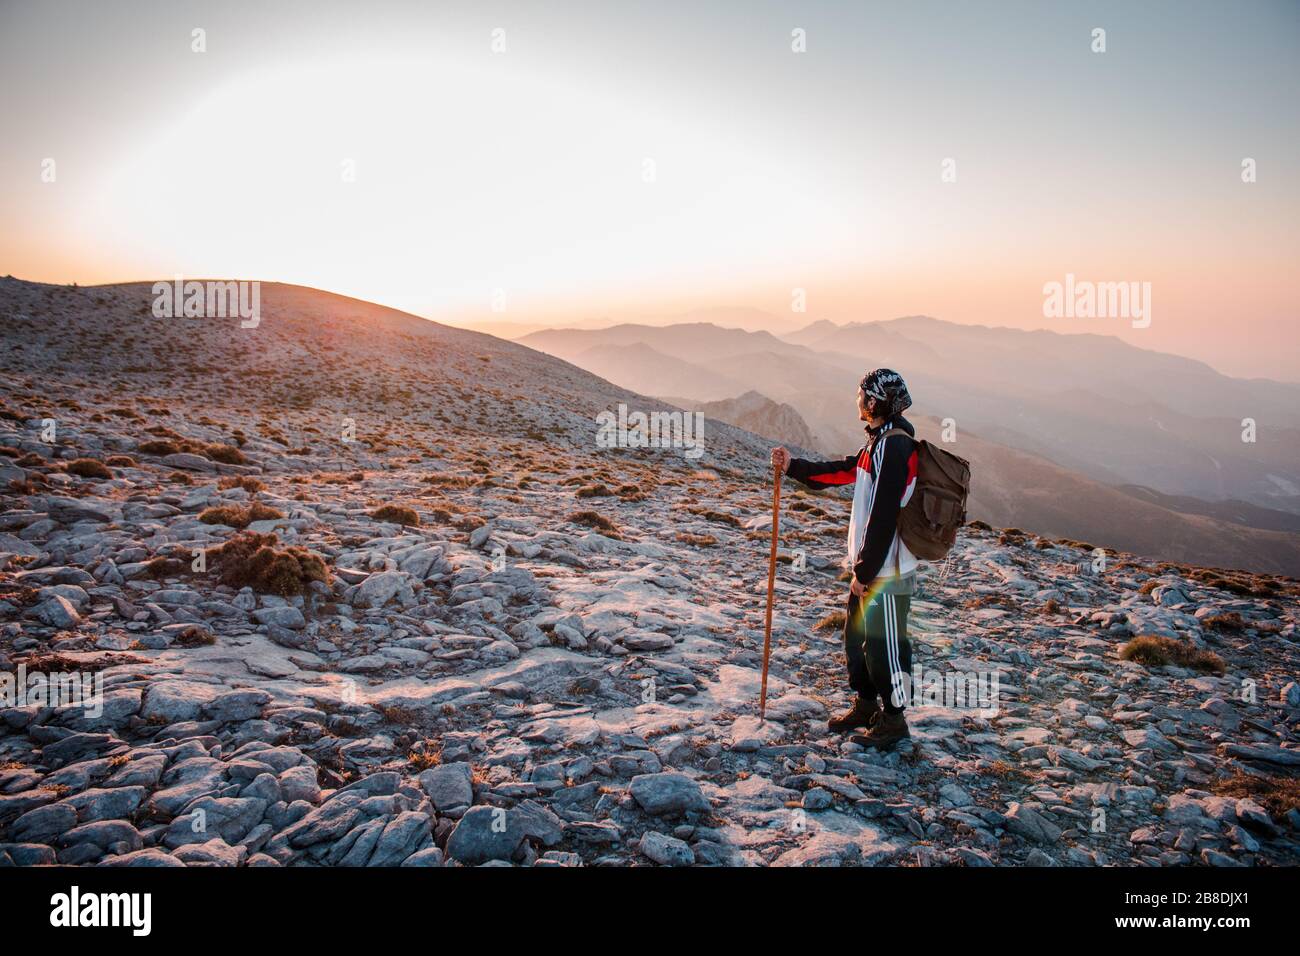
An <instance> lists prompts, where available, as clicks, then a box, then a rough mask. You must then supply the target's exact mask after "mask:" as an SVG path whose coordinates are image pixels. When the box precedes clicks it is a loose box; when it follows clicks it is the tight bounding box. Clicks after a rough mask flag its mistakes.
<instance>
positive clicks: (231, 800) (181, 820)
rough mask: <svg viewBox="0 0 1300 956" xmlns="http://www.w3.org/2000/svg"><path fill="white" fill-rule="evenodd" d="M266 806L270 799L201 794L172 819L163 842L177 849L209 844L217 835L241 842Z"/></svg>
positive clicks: (229, 841) (232, 841)
mask: <svg viewBox="0 0 1300 956" xmlns="http://www.w3.org/2000/svg"><path fill="white" fill-rule="evenodd" d="M267 806H268V804H267V801H265V800H261V799H257V798H255V797H202V798H200V799H198V800H196V801H194V803H192V804H190V805H189V807H187V808H186V812H185V813H183V814H181V815H180V816H178V817H176V818H175V819H174V820H172V822H171V824H170V825H169V826H168V827H167V831H166V832H165V833H164V834H163V838H162V842H163V844H164V845H165V846H167V847H170V848H173V849H174V848H176V847H179V846H184V845H186V844H190V843H206V842H207V841H208V840H210V839H212V837H213V836H214V835H215V836H219V837H221V838H222V839H223V840H225V841H226V842H227V843H230V844H235V843H238V842H239V841H240V840H242V839H243V838H244V837H245V836H247V835H248V832H249V831H250V830H252V829H253V827H255V826H256V825H257V824H258V823H259V822H261V819H262V814H264V813H265V812H266V808H267Z"/></svg>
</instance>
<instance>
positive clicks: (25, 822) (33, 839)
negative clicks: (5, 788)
mask: <svg viewBox="0 0 1300 956" xmlns="http://www.w3.org/2000/svg"><path fill="white" fill-rule="evenodd" d="M76 825H77V811H76V808H75V807H73V806H71V805H69V804H66V803H55V804H50V805H47V806H44V807H37V808H36V809H34V810H28V811H27V812H26V813H24V814H23V815H22V816H20V817H19V818H18V819H17V820H15V821H14V822H13V826H12V827H11V828H10V830H9V833H8V834H7V836H9V837H10V838H12V839H14V840H17V841H19V842H21V843H53V842H54V840H55V838H56V837H58V836H59V835H61V834H63V833H66V832H67V831H68V830H70V829H72V828H73V827H75V826H76Z"/></svg>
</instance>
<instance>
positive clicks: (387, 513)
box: [370, 504, 420, 527]
mask: <svg viewBox="0 0 1300 956" xmlns="http://www.w3.org/2000/svg"><path fill="white" fill-rule="evenodd" d="M370 517H372V518H374V519H375V520H376V521H391V522H392V523H393V524H400V525H409V526H411V527H419V524H420V516H419V515H418V514H416V513H415V509H414V508H408V507H406V506H405V505H393V504H388V505H382V506H381V507H378V508H376V509H375V510H374V511H372V512H370Z"/></svg>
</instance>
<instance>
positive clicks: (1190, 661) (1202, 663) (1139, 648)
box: [1119, 634, 1228, 674]
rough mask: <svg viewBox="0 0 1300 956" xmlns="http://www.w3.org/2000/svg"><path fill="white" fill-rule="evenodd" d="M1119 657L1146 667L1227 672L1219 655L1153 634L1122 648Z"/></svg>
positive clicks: (1209, 672) (1142, 636)
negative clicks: (1172, 667)
mask: <svg viewBox="0 0 1300 956" xmlns="http://www.w3.org/2000/svg"><path fill="white" fill-rule="evenodd" d="M1119 656H1120V660H1125V661H1135V662H1136V663H1138V664H1143V665H1145V666H1147V667H1168V666H1171V665H1172V666H1175V667H1190V668H1191V669H1192V670H1198V671H1204V672H1205V673H1208V674H1222V673H1223V672H1224V671H1225V670H1227V669H1228V667H1227V665H1226V664H1225V663H1224V662H1223V658H1221V657H1219V655H1218V654H1214V653H1212V652H1210V651H1202V650H1199V649H1198V648H1196V647H1193V646H1192V645H1191V644H1189V643H1187V642H1186V641H1180V640H1177V639H1176V638H1172V637H1155V636H1153V635H1150V634H1144V635H1141V636H1139V637H1135V638H1133V640H1131V641H1129V642H1128V643H1127V644H1125V645H1124V646H1123V647H1121V648H1120V651H1119Z"/></svg>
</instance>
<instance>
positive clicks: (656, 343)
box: [518, 316, 1300, 573]
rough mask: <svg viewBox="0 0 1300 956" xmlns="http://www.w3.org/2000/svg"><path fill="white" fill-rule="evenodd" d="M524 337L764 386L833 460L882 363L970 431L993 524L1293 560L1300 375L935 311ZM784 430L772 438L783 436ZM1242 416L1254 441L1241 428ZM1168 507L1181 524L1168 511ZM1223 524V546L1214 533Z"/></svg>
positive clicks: (706, 384)
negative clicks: (1251, 374)
mask: <svg viewBox="0 0 1300 956" xmlns="http://www.w3.org/2000/svg"><path fill="white" fill-rule="evenodd" d="M518 341H519V342H521V343H522V344H525V345H528V346H530V347H532V348H536V349H539V350H540V351H544V352H547V353H549V354H552V355H555V356H557V357H560V358H564V359H566V360H568V361H570V362H573V363H574V364H576V365H579V366H581V367H583V368H586V369H588V370H589V371H592V372H594V373H595V374H598V375H600V376H601V377H602V378H606V379H608V380H609V381H611V382H613V383H615V384H619V385H623V386H625V387H627V388H631V389H634V390H635V391H638V392H642V393H645V394H653V395H660V396H663V395H672V396H678V397H679V398H681V399H682V400H683V401H687V402H697V403H698V402H719V401H722V400H724V399H728V398H735V397H739V396H741V395H743V394H745V393H746V392H750V391H755V392H758V393H759V394H760V395H761V396H763V397H766V398H768V399H770V400H771V401H772V402H773V403H774V404H777V405H780V404H784V405H788V406H790V407H791V408H792V409H793V410H794V411H796V412H797V413H798V415H799V416H800V418H802V419H803V423H804V426H805V427H806V429H807V430H808V432H809V433H810V434H811V435H814V436H816V438H815V442H816V447H817V448H818V449H819V450H820V451H821V452H823V453H826V454H828V455H830V454H839V455H842V454H845V453H847V452H848V451H850V450H851V449H853V448H856V447H857V446H858V445H859V444H860V443H861V424H860V423H859V422H858V421H857V420H856V411H855V409H854V397H853V396H854V390H855V388H856V384H857V381H858V379H859V378H860V377H861V375H862V373H863V371H864V370H865V369H867V368H872V367H877V366H889V367H892V368H895V369H897V370H898V371H900V372H901V373H902V374H903V375H904V377H905V378H906V379H907V381H908V383H909V387H910V388H911V390H912V394H913V396H914V398H915V400H916V406H915V409H914V413H915V415H916V416H917V417H918V418H919V419H924V418H926V417H931V418H933V419H934V420H935V421H936V422H940V421H943V420H945V419H947V420H951V423H952V425H953V426H954V427H955V430H956V433H957V435H958V442H959V445H960V443H961V442H969V443H970V445H972V446H973V445H976V444H977V443H978V448H977V449H976V450H975V451H974V452H972V455H974V456H975V457H972V455H966V457H972V460H973V461H974V460H976V457H978V458H980V459H982V461H981V462H979V464H981V465H986V472H985V473H986V474H987V475H989V476H995V475H996V476H999V478H998V481H997V482H993V481H986V482H983V483H980V484H981V487H979V488H978V494H977V498H978V501H979V504H980V508H981V509H983V510H984V512H985V513H986V514H987V515H988V516H989V517H988V518H987V519H986V520H990V521H991V522H993V523H1002V524H1010V525H1017V526H1019V527H1023V528H1026V529H1027V530H1034V531H1041V532H1043V533H1052V534H1060V535H1065V536H1071V537H1077V538H1082V539H1089V540H1095V541H1096V542H1097V543H1099V544H1107V545H1109V546H1112V547H1122V548H1129V549H1131V550H1133V551H1135V552H1138V553H1142V554H1149V555H1153V556H1165V557H1170V558H1174V557H1178V558H1179V559H1181V560H1188V561H1194V562H1197V563H1204V564H1212V565H1225V564H1230V563H1233V562H1236V566H1240V567H1255V568H1260V569H1273V570H1277V569H1280V568H1288V569H1289V571H1290V573H1295V572H1296V571H1297V570H1300V562H1296V561H1295V557H1296V554H1297V553H1298V552H1297V551H1296V545H1295V542H1293V541H1292V540H1291V537H1292V536H1294V535H1296V533H1297V532H1296V529H1295V528H1294V527H1291V526H1289V525H1288V521H1287V519H1286V516H1288V515H1289V516H1300V386H1297V385H1293V384H1287V383H1280V382H1273V381H1268V380H1263V379H1235V378H1230V377H1228V376H1225V375H1221V374H1219V373H1218V372H1216V371H1214V370H1213V369H1211V368H1210V367H1209V366H1207V365H1205V364H1204V363H1201V362H1196V361H1193V360H1190V359H1185V358H1180V357H1177V356H1172V355H1167V354H1163V353H1158V352H1152V351H1147V350H1143V349H1138V348H1135V347H1133V346H1131V345H1128V344H1125V343H1124V342H1122V341H1120V340H1119V339H1115V338H1110V337H1107V336H1102V335H1064V334H1060V333H1055V332H1049V331H1032V332H1031V331H1023V330H1018V329H1007V328H990V327H986V326H968V325H958V324H955V323H951V322H944V321H941V320H939V319H934V318H930V317H927V316H908V317H905V318H900V319H894V320H890V321H885V322H863V323H851V324H836V323H834V322H830V321H826V320H820V321H816V322H813V323H811V324H810V325H807V326H805V327H804V328H802V329H798V330H796V331H793V332H791V333H788V334H786V335H784V336H775V335H772V334H771V333H769V332H766V331H746V330H744V329H739V328H723V327H721V326H719V325H714V324H712V323H706V322H690V323H683V324H679V325H669V326H652V325H637V324H621V325H615V326H611V327H609V328H606V329H548V330H545V331H539V332H535V333H532V334H530V335H526V336H524V337H522V338H521V339H519V340H518ZM719 417H720V418H721V420H724V421H726V420H731V419H728V418H726V417H723V416H721V415H720V416H719ZM1245 420H1249V421H1245ZM1243 422H1245V423H1244V424H1243ZM1252 423H1253V426H1252ZM742 427H748V426H742ZM791 427H795V428H797V426H793V425H791V424H790V423H789V422H787V423H785V424H783V425H782V432H783V435H781V436H777V435H775V434H772V435H771V437H779V438H780V439H781V440H787V439H786V438H785V437H784V435H785V434H789V431H788V429H789V428H791ZM1251 427H1253V432H1254V434H1253V438H1254V440H1253V441H1247V440H1243V436H1244V437H1245V438H1251V437H1252V435H1251V432H1250V429H1251ZM756 430H758V429H756ZM975 436H978V438H976V437H975ZM958 453H959V454H965V452H962V451H961V450H960V448H959V450H958ZM1017 455H1019V456H1025V457H1017ZM1031 465H1032V467H1031ZM977 474H978V472H977ZM1024 474H1032V475H1033V476H1034V478H1033V481H1029V480H1027V479H1026V478H1025V477H1023V475H1024ZM1018 475H1020V477H1017V476H1018ZM1034 482H1038V483H1040V484H1039V486H1037V487H1035V486H1034V484H1033V483H1034ZM1081 483H1086V488H1087V492H1086V493H1085V492H1084V484H1081ZM1133 486H1140V487H1141V488H1142V489H1146V491H1135V490H1134V487H1133ZM1103 491H1104V494H1103ZM1054 499H1055V500H1054ZM1098 509H1102V510H1100V511H1099V510H1098ZM1151 509H1155V510H1151ZM1174 515H1177V516H1181V517H1182V518H1183V519H1186V520H1185V521H1180V522H1176V523H1175V524H1170V521H1171V518H1170V516H1174ZM1246 532H1251V533H1246ZM1254 532H1259V534H1258V535H1256V534H1254ZM1270 534H1276V535H1279V536H1280V537H1278V538H1274V537H1270V536H1269V535H1270ZM1232 535H1236V536H1237V542H1236V543H1234V544H1233V545H1231V546H1229V545H1228V544H1226V543H1225V542H1224V541H1223V540H1221V539H1223V538H1225V537H1228V536H1232ZM1243 536H1244V537H1243ZM1238 545H1242V546H1243V547H1244V548H1245V550H1242V548H1239V547H1238ZM1252 547H1253V548H1256V549H1257V550H1258V554H1257V555H1256V556H1255V557H1252V553H1251V551H1250V548H1252ZM1229 552H1231V554H1232V557H1231V558H1229V556H1228V555H1229Z"/></svg>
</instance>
